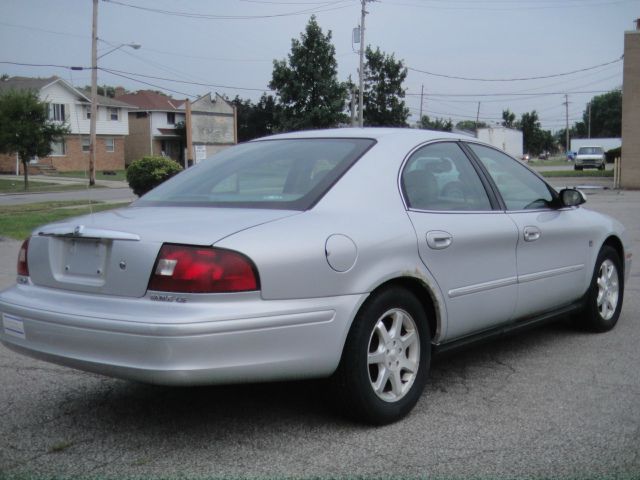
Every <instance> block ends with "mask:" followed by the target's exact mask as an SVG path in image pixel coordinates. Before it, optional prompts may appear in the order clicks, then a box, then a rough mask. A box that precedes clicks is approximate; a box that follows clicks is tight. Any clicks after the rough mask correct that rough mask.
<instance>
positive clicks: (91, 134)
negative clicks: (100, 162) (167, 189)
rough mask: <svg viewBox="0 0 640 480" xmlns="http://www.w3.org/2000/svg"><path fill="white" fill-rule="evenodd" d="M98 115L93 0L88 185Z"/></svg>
mask: <svg viewBox="0 0 640 480" xmlns="http://www.w3.org/2000/svg"><path fill="white" fill-rule="evenodd" d="M97 117H98V0H93V25H92V27H91V118H90V119H89V185H95V183H96V121H97Z"/></svg>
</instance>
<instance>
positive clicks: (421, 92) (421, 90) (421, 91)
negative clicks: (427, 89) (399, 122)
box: [418, 83, 424, 122]
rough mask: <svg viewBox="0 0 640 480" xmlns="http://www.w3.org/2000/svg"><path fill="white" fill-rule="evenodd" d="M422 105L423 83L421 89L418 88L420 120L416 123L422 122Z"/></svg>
mask: <svg viewBox="0 0 640 480" xmlns="http://www.w3.org/2000/svg"><path fill="white" fill-rule="evenodd" d="M423 103H424V83H423V84H422V87H421V88H420V118H419V119H418V122H420V121H422V105H423Z"/></svg>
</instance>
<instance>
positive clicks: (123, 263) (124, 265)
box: [119, 260, 127, 270]
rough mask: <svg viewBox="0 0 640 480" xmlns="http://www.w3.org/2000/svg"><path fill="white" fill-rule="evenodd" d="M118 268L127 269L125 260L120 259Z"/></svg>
mask: <svg viewBox="0 0 640 480" xmlns="http://www.w3.org/2000/svg"><path fill="white" fill-rule="evenodd" d="M119 265H120V270H126V269H127V262H125V261H124V260H120V264H119Z"/></svg>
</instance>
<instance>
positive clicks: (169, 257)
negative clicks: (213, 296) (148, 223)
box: [148, 244, 259, 293]
mask: <svg viewBox="0 0 640 480" xmlns="http://www.w3.org/2000/svg"><path fill="white" fill-rule="evenodd" d="M148 288H149V290H158V291H162V292H182V293H223V292H247V291H251V290H258V289H259V280H258V272H257V270H256V267H255V265H254V264H253V262H252V261H251V260H249V259H248V258H247V257H245V256H244V255H242V254H241V253H238V252H233V251H231V250H223V249H220V248H210V247H192V246H186V245H169V244H164V245H163V246H162V248H161V249H160V253H159V254H158V258H157V260H156V264H155V267H154V269H153V274H152V275H151V279H150V280H149V287H148Z"/></svg>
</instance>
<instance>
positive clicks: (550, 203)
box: [0, 128, 631, 424]
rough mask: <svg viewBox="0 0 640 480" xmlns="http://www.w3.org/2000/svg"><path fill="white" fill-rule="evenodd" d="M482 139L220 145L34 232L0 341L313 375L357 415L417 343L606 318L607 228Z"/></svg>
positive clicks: (402, 133) (182, 364) (388, 408)
mask: <svg viewBox="0 0 640 480" xmlns="http://www.w3.org/2000/svg"><path fill="white" fill-rule="evenodd" d="M584 201H585V197H584V196H583V195H582V193H581V192H579V191H578V190H575V189H571V188H569V189H564V190H561V191H560V192H556V191H555V190H554V189H553V188H552V187H551V186H549V185H548V184H547V183H546V182H545V181H544V179H542V178H541V177H540V176H538V175H537V174H536V173H534V172H533V171H532V170H530V169H529V168H528V167H526V166H524V165H522V164H521V163H520V162H519V161H518V160H516V159H514V158H513V157H510V156H508V155H506V154H505V153H504V152H502V151H500V150H499V149H496V148H493V147H491V146H490V145H487V144H484V143H481V142H478V141H477V140H475V139H470V138H469V137H466V136H460V135H455V134H448V133H443V132H432V131H426V130H411V129H351V128H343V129H336V130H317V131H310V132H297V133H289V134H283V135H276V136H273V137H268V138H264V139H259V140H255V141H251V142H248V143H245V144H241V145H237V146H235V147H232V148H229V149H227V150H225V151H224V152H222V153H219V154H217V155H215V156H213V157H210V158H209V159H207V160H206V161H203V162H201V163H199V164H198V165H196V166H194V167H191V168H189V169H187V170H185V171H183V172H182V173H180V174H178V175H177V176H175V177H173V178H172V179H170V180H168V181H167V182H165V183H163V184H162V185H160V186H159V187H157V188H155V189H154V190H152V191H150V192H149V193H147V194H146V195H144V196H143V197H141V198H140V199H139V200H137V201H136V202H134V203H133V204H132V205H131V206H129V207H127V208H121V209H118V210H112V211H105V212H101V213H96V214H93V215H91V216H83V217H78V218H75V219H71V220H64V221H61V222H58V223H53V224H49V225H45V226H43V227H40V228H37V229H35V230H34V232H33V233H32V235H31V236H30V237H29V238H28V239H27V240H25V242H24V244H23V245H22V248H21V249H20V253H19V258H18V277H17V285H15V286H13V287H11V288H9V289H7V290H5V291H3V292H0V312H1V315H2V328H1V329H0V340H1V341H2V343H3V344H4V345H6V346H7V347H9V348H11V349H13V350H15V351H17V352H20V353H23V354H26V355H30V356H33V357H35V358H39V359H43V360H46V361H50V362H54V363H58V364H61V365H67V366H69V367H74V368H77V369H82V370H86V371H90V372H97V373H100V374H104V375H109V376H113V377H120V378H124V379H131V380H137V381H141V382H149V383H156V384H164V385H176V386H180V385H199V384H220V383H233V382H257V381H272V380H286V379H300V378H318V377H331V384H332V385H333V388H334V389H335V391H334V392H333V398H335V399H336V403H337V404H338V405H339V406H340V407H341V408H343V409H344V410H345V411H346V412H347V413H348V414H349V415H351V416H353V417H355V418H357V419H359V420H361V421H364V422H369V423H373V424H385V423H389V422H393V421H396V420H398V419H400V418H402V417H403V416H404V415H406V414H407V413H408V412H409V411H410V410H411V409H412V408H413V406H414V405H415V404H416V402H418V401H419V399H420V397H421V395H422V391H423V389H424V387H425V384H426V383H427V379H428V371H429V365H430V361H431V357H432V355H433V354H435V353H438V352H442V351H446V350H451V349H454V348H456V347H460V346H464V345H467V344H469V343H470V342H472V341H474V340H480V339H486V338H488V337H490V336H499V335H502V334H504V333H505V332H507V331H512V330H516V329H519V328H525V327H529V326H531V325H532V324H534V323H538V322H545V321H549V320H551V319H555V318H561V317H562V316H566V315H569V314H573V315H575V318H576V319H577V321H578V322H579V324H580V326H581V327H583V328H585V329H589V330H591V331H594V332H604V331H607V330H610V329H612V328H613V327H614V326H615V325H616V322H617V321H618V317H619V315H620V309H621V307H622V301H623V293H624V284H625V278H627V277H628V275H629V271H630V267H631V253H630V251H629V245H630V243H629V241H630V240H629V238H628V237H627V234H626V233H625V231H624V228H623V226H622V225H621V224H620V223H618V222H617V221H615V220H613V219H612V218H609V217H607V216H605V215H602V214H599V213H596V212H592V211H589V210H587V209H585V208H583V207H582V206H581V205H582V204H583V203H584Z"/></svg>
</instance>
